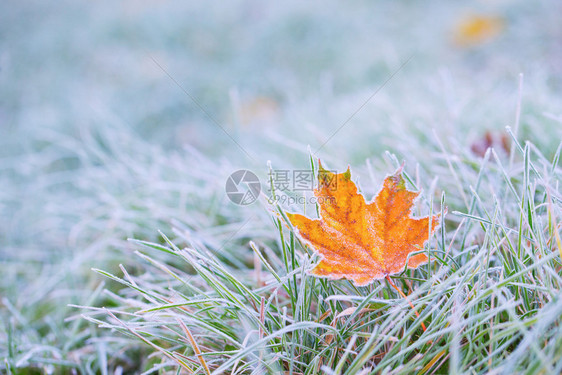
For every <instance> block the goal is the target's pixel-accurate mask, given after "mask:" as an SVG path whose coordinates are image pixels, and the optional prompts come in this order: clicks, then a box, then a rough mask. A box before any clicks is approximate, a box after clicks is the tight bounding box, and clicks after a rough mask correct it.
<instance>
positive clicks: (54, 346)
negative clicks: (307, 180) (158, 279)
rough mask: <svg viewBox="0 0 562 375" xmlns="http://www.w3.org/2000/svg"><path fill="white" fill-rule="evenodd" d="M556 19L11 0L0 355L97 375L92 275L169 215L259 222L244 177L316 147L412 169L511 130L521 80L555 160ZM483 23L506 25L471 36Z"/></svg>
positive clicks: (527, 113)
mask: <svg viewBox="0 0 562 375" xmlns="http://www.w3.org/2000/svg"><path fill="white" fill-rule="evenodd" d="M560 14H562V4H561V3H560V2H557V1H554V0H550V1H543V2H540V3H534V2H533V3H532V2H526V1H522V0H521V1H517V0H514V1H507V0H496V1H469V2H462V3H461V2H455V3H449V2H438V1H426V2H423V3H419V2H412V1H398V2H391V1H379V2H370V1H352V2H348V3H345V4H343V3H339V2H335V1H328V2H319V1H313V2H300V1H293V0H291V1H287V2H283V3H282V4H273V3H263V2H259V1H233V2H229V3H228V4H224V3H219V2H210V3H203V2H201V3H196V2H171V1H159V2H148V1H124V2H119V3H115V2H109V1H98V2H88V3H86V2H70V1H59V2H52V1H47V2H40V1H28V2H16V1H5V2H2V3H1V4H0V132H1V135H2V136H1V137H0V274H1V277H0V294H1V298H2V299H1V301H0V318H1V320H2V324H1V325H0V356H3V357H6V358H8V359H9V361H13V362H14V363H13V365H17V366H18V367H20V368H24V367H26V366H28V365H29V366H31V365H36V366H45V367H42V369H43V370H48V371H51V370H52V369H54V368H57V366H59V365H61V364H64V365H67V366H70V367H75V368H80V369H84V368H88V366H90V367H91V368H95V366H94V365H92V363H94V362H96V361H97V360H99V358H101V356H100V354H99V352H97V350H98V348H99V347H96V345H95V339H94V338H95V337H96V336H97V335H98V334H99V333H98V332H97V331H96V329H95V327H91V326H89V325H87V324H84V323H83V322H81V321H79V320H71V321H65V319H67V318H72V317H73V316H74V314H77V313H78V312H77V311H76V309H73V308H70V307H68V304H70V303H73V304H81V305H83V304H88V303H89V302H90V303H97V304H103V301H102V298H103V297H102V296H99V295H98V294H95V293H94V291H95V290H98V289H97V288H98V287H99V286H100V283H101V280H100V278H99V277H98V276H97V275H95V274H93V273H92V272H91V270H90V269H91V268H101V269H109V270H116V269H117V265H118V264H119V263H124V264H126V265H128V266H130V267H133V268H134V265H135V260H134V259H132V257H131V254H132V251H131V249H130V248H129V245H127V243H126V242H125V240H126V238H128V237H135V238H140V239H144V240H154V241H156V240H158V239H157V235H158V233H157V229H160V230H162V231H164V232H166V231H168V230H169V223H170V221H171V220H173V219H181V220H182V222H186V223H188V224H189V225H190V228H191V229H192V230H193V231H194V233H198V235H199V236H201V240H202V241H208V242H213V243H218V244H221V243H223V242H225V241H226V240H228V239H229V238H230V237H231V236H232V233H233V231H235V230H236V229H238V227H237V226H236V223H238V222H242V221H243V220H244V218H246V217H248V215H250V214H249V213H250V212H253V211H258V210H261V208H259V207H244V208H240V207H234V206H232V205H230V204H229V202H228V201H227V199H226V198H225V194H224V191H223V188H224V181H225V179H226V176H228V175H229V174H230V173H231V172H232V171H234V170H236V169H239V168H248V169H252V170H254V171H255V172H256V173H258V174H259V175H260V176H261V177H264V176H265V175H266V173H267V166H266V162H267V161H268V160H271V161H272V163H273V166H274V167H277V168H291V167H300V168H306V167H308V155H309V151H308V146H310V149H311V150H312V151H313V152H315V151H318V152H317V156H319V157H321V158H322V159H323V160H326V161H327V162H328V164H329V165H330V166H331V167H333V168H337V169H343V168H345V167H346V166H347V164H348V163H350V164H352V165H359V166H358V167H359V168H362V167H361V165H363V164H364V163H365V160H366V159H367V158H369V159H370V160H371V162H372V163H373V164H374V165H375V166H379V167H380V168H379V170H380V171H381V175H382V174H384V173H385V172H386V171H387V170H388V168H386V167H384V165H385V164H384V163H385V162H384V161H383V159H382V157H381V156H382V154H383V153H384V151H386V150H390V151H392V152H395V153H397V154H398V155H400V156H401V157H402V158H404V159H406V160H408V161H409V165H412V166H413V165H415V163H423V159H424V156H425V155H426V153H427V148H426V147H425V146H424V145H431V147H437V146H436V145H437V144H438V141H437V140H440V141H442V142H443V143H444V145H445V147H447V148H448V149H453V150H465V149H466V150H469V149H470V147H471V144H472V143H474V142H478V141H479V140H480V139H481V138H482V137H483V135H484V134H485V132H486V131H491V132H493V133H494V134H502V133H503V132H504V127H505V126H507V125H509V126H513V124H514V122H515V114H516V108H517V103H518V84H519V80H520V78H519V75H520V73H523V74H524V85H523V91H522V98H521V103H522V105H521V124H520V127H519V135H520V137H521V139H528V140H531V141H532V142H534V143H535V144H536V145H538V146H539V147H540V148H541V150H542V152H543V153H544V154H545V155H546V156H550V155H552V154H553V153H554V151H555V149H556V147H557V146H558V144H559V142H560V140H561V138H562V131H561V130H560V129H561V124H560V123H561V120H562V110H561V108H562V106H561V104H562V103H561V101H562V96H561V95H560V93H561V85H562V79H561V77H562V26H561V24H560V22H559V15H560ZM477 17H483V18H484V19H488V20H490V22H492V23H493V24H494V25H495V26H494V27H490V28H489V29H488V28H487V27H486V26H485V25H484V26H482V25H480V26H478V25H476V26H474V24H472V29H470V23H471V22H472V23H474V22H475V18H477ZM467 22H468V24H469V27H468V29H467ZM467 30H468V31H467ZM463 38H464V39H463ZM408 59H410V60H409V62H408V63H407V64H406V65H404V67H403V68H402V69H399V67H400V66H401V65H402V64H404V63H405V62H406V61H408ZM396 72H397V73H396ZM393 73H396V76H395V77H394V78H393V79H392V80H390V81H389V82H388V84H387V85H385V86H384V87H383V88H382V89H381V91H380V92H378V93H377V95H376V96H375V97H374V98H373V99H372V100H371V101H370V102H369V103H368V104H367V105H365V107H363V108H362V109H361V111H360V112H358V113H357V115H355V116H354V117H353V118H352V119H351V120H350V121H349V123H348V124H346V125H345V126H344V127H343V128H342V129H341V130H340V131H337V129H338V128H339V127H340V126H341V125H342V124H344V123H345V122H346V120H348V118H349V117H350V116H351V115H352V114H353V113H354V112H355V111H356V110H357V109H358V108H360V107H361V105H362V104H363V103H364V102H365V100H366V99H367V98H369V97H370V95H372V94H373V93H374V92H375V90H377V89H378V88H380V87H381V85H382V84H383V83H384V82H385V81H386V80H387V79H388V78H389V76H391V75H392V74H393ZM178 86H181V88H180V87H178ZM183 90H186V91H187V92H188V93H189V94H188V95H186V93H184V92H183ZM190 96H192V97H193V98H195V100H196V101H197V103H199V104H197V103H194V101H193V100H192V99H191V98H190ZM199 105H200V106H201V107H203V108H204V111H203V110H202V109H201V108H200V107H199ZM205 111H206V112H207V113H208V114H209V115H210V116H209V115H207V114H206V113H205ZM211 117H212V118H211ZM215 122H216V123H215ZM336 131H337V133H336V134H335V135H334V132H336ZM225 133H228V135H226V134H225ZM332 135H334V136H333V138H331V139H330V140H329V141H328V142H327V143H326V144H324V143H325V142H326V140H328V139H329V138H330V137H331V136H332ZM231 137H232V138H233V139H234V140H235V141H236V143H238V145H237V144H236V143H235V142H233V140H232V139H231ZM239 146H240V147H239ZM320 147H321V149H320V150H319V148H320ZM431 147H429V148H431ZM241 148H242V149H243V150H244V151H242V150H241ZM246 153H247V154H248V155H246ZM381 166H382V167H381ZM364 175H366V173H365V174H364ZM267 227H268V223H256V224H255V225H252V226H251V227H248V228H246V229H245V230H247V233H239V234H238V236H240V237H244V236H246V235H247V236H248V237H249V238H254V237H256V236H259V235H260V233H262V232H261V231H267V230H268V229H267ZM269 230H270V229H269ZM106 287H107V286H106ZM109 288H111V286H109ZM92 301H94V302H92ZM8 359H7V360H6V361H8ZM6 363H7V362H6ZM49 366H50V367H49Z"/></svg>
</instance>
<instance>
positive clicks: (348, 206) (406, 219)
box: [287, 163, 438, 285]
mask: <svg viewBox="0 0 562 375" xmlns="http://www.w3.org/2000/svg"><path fill="white" fill-rule="evenodd" d="M314 194H315V195H316V197H317V198H318V204H319V208H320V210H319V211H320V218H319V219H309V218H307V217H306V216H303V215H300V214H291V213H288V214H287V217H288V219H289V221H290V222H291V224H292V225H293V227H295V228H296V229H297V230H298V235H299V236H300V237H301V238H302V239H303V240H305V241H306V242H307V243H309V244H310V246H311V247H312V248H313V249H314V250H315V251H316V252H318V253H319V254H320V257H321V260H320V262H319V263H318V264H316V265H315V267H314V269H312V270H311V271H310V273H311V274H313V275H316V276H320V277H328V278H331V279H340V278H347V279H350V280H353V282H354V283H355V284H356V285H367V284H369V283H371V282H372V281H374V280H377V279H382V278H384V277H386V276H387V275H392V274H395V273H399V272H402V270H403V269H404V267H405V265H406V262H407V265H408V267H410V268H416V267H418V266H419V265H421V264H424V263H426V262H427V260H428V258H427V255H426V254H423V253H422V254H415V255H412V256H410V257H409V258H408V256H409V254H410V253H412V252H415V251H419V250H420V249H423V246H424V244H425V242H426V241H427V240H428V238H429V235H430V232H429V216H426V217H422V218H413V217H411V216H410V211H411V208H412V206H413V203H414V200H415V199H416V198H417V197H418V195H419V192H413V191H409V190H407V188H406V182H405V180H404V178H403V177H402V168H400V169H398V170H397V171H396V172H395V173H394V174H393V175H391V176H388V177H387V178H386V179H385V180H384V183H383V187H382V189H381V190H380V192H379V193H378V194H377V195H376V196H375V197H374V198H373V200H372V201H371V202H369V203H367V202H366V201H365V198H364V197H363V195H361V194H360V193H358V191H357V186H356V185H355V183H354V182H353V181H352V180H351V171H350V169H349V168H348V169H347V171H346V172H344V173H339V174H336V173H332V172H330V171H328V170H326V169H324V168H323V167H322V165H321V164H320V163H319V170H318V187H317V188H316V189H315V191H314ZM431 219H432V225H431V232H433V231H434V230H435V228H436V226H437V223H438V216H437V215H434V216H433V217H432V218H431Z"/></svg>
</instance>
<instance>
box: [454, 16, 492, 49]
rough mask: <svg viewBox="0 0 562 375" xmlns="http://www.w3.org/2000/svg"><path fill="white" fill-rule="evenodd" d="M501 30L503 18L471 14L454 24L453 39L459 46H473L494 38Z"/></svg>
mask: <svg viewBox="0 0 562 375" xmlns="http://www.w3.org/2000/svg"><path fill="white" fill-rule="evenodd" d="M502 30H503V20H502V19H501V18H499V17H495V16H485V15H471V16H468V17H466V18H465V19H463V20H461V21H460V22H459V23H458V24H457V25H456V29H455V33H454V41H455V43H456V44H458V45H460V46H464V47H469V46H474V45H478V44H482V43H485V42H488V41H490V40H492V39H494V38H495V37H496V36H498V34H499V33H500V32H501V31H502Z"/></svg>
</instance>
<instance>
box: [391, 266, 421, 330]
mask: <svg viewBox="0 0 562 375" xmlns="http://www.w3.org/2000/svg"><path fill="white" fill-rule="evenodd" d="M386 280H388V282H389V283H390V285H392V287H393V288H394V289H396V291H397V292H398V293H400V295H401V296H402V298H404V299H405V300H407V301H408V297H407V296H406V295H405V294H404V292H403V291H401V290H400V289H399V288H398V287H397V286H396V284H394V282H393V281H392V279H391V278H390V276H388V275H386ZM408 304H410V307H411V308H412V310H414V313H416V316H417V317H418V318H419V317H420V314H419V313H418V312H417V311H416V308H415V307H414V304H413V303H412V302H411V301H408ZM421 326H422V328H423V331H424V332H425V324H423V322H421Z"/></svg>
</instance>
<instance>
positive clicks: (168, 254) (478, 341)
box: [84, 143, 562, 374]
mask: <svg viewBox="0 0 562 375" xmlns="http://www.w3.org/2000/svg"><path fill="white" fill-rule="evenodd" d="M514 148H515V151H514V153H515V155H514V156H513V157H512V158H511V159H510V158H509V156H507V155H506V156H505V157H499V156H498V155H497V154H496V153H495V152H494V151H493V150H490V151H489V152H487V153H486V155H485V156H484V158H483V159H481V160H476V159H474V157H472V160H470V161H462V160H463V159H464V157H463V155H459V154H451V153H449V154H442V153H439V152H438V151H437V150H436V151H435V157H434V159H433V160H428V161H427V162H426V164H427V165H426V167H427V169H428V174H429V175H430V176H437V177H438V178H439V181H440V183H439V184H438V186H439V187H440V188H441V189H442V192H434V193H433V196H435V197H437V198H439V197H440V196H441V194H442V196H443V200H442V201H438V202H436V203H433V204H432V205H431V206H432V207H434V210H439V211H443V209H444V205H445V206H453V207H455V206H458V208H457V209H455V210H454V212H451V213H449V214H448V215H447V216H446V220H444V221H443V222H442V225H441V228H439V231H438V232H437V235H436V236H435V238H434V239H433V241H431V243H430V244H429V245H428V250H429V252H430V254H431V256H432V262H431V263H430V264H429V265H426V266H422V267H420V269H418V270H415V271H411V270H410V271H406V272H404V273H403V274H401V275H399V276H396V277H394V279H395V282H396V283H397V284H398V285H399V287H401V288H402V289H403V290H404V291H405V292H406V293H407V294H409V297H408V299H409V300H410V301H411V302H412V303H413V304H414V306H415V309H416V310H417V311H418V312H419V314H420V317H419V318H416V316H415V314H414V312H413V311H412V309H410V308H409V305H408V302H407V301H405V300H403V299H402V298H401V297H400V296H399V295H398V294H397V293H396V292H395V291H394V290H393V289H392V288H391V287H390V286H389V284H387V283H386V282H384V281H382V282H375V283H374V284H372V285H370V286H368V287H359V288H357V287H354V286H353V285H352V284H351V283H350V282H347V281H327V280H323V279H317V278H315V277H312V276H309V275H308V274H307V273H306V270H307V269H309V268H310V266H311V263H313V262H314V261H315V260H314V259H313V258H311V256H310V252H309V251H308V249H306V248H303V246H302V245H301V244H300V243H299V241H298V240H297V239H296V237H295V236H294V234H293V233H292V232H291V231H290V230H289V229H288V228H287V227H286V225H284V224H283V223H282V221H281V219H280V218H279V216H277V215H273V216H272V217H271V222H272V223H271V228H272V230H271V232H270V236H269V237H267V238H263V239H260V240H259V241H258V240H255V241H249V242H248V241H247V240H242V239H240V238H238V237H236V238H234V239H233V240H232V241H229V243H227V244H226V245H225V246H224V247H221V248H220V249H216V248H213V247H210V246H207V245H205V244H202V243H200V242H198V241H194V240H193V235H194V234H193V232H192V231H191V230H189V229H188V227H187V226H186V225H185V224H183V223H180V222H178V223H176V225H175V229H174V231H173V233H174V234H173V235H172V236H163V238H164V240H165V244H157V243H150V242H145V241H138V240H133V241H132V244H133V245H134V246H135V247H136V248H137V249H138V251H137V252H136V254H137V256H138V258H139V262H140V263H141V264H143V266H142V270H137V272H136V275H132V274H130V273H128V272H127V270H126V269H125V268H121V272H119V273H118V274H115V273H113V274H112V273H109V272H106V271H102V270H97V272H98V273H100V274H101V275H103V276H105V277H106V278H108V279H109V280H112V281H115V282H118V283H120V284H121V285H122V288H121V290H120V291H119V292H118V293H115V294H113V293H110V294H108V298H109V299H110V300H111V301H113V303H114V305H115V306H116V307H115V308H107V309H106V308H89V309H86V310H85V313H84V316H85V317H86V318H87V319H88V320H90V321H92V322H94V323H96V324H98V325H99V326H100V327H103V328H110V329H112V330H115V331H119V332H121V333H122V334H123V336H124V337H126V338H128V340H130V341H131V342H138V341H139V340H140V341H142V342H144V343H145V344H147V345H149V346H150V347H151V349H152V355H151V356H149V357H148V358H144V359H143V365H142V368H143V369H144V370H145V371H147V373H149V372H151V371H157V370H159V369H160V370H162V369H167V370H172V369H175V368H184V369H186V370H187V371H188V372H194V373H211V372H213V373H221V372H229V373H281V372H286V373H293V374H314V373H326V374H340V373H389V374H390V373H392V374H409V373H413V372H416V373H418V372H421V373H445V372H449V373H468V372H470V373H489V372H491V373H506V372H511V373H520V372H530V373H541V372H542V373H558V372H560V371H561V370H562V352H561V351H560V349H559V348H560V347H561V343H562V342H561V337H562V330H561V328H560V327H561V326H560V323H561V319H562V318H561V317H562V300H561V299H560V288H561V286H562V276H561V274H560V269H561V268H562V263H561V261H560V251H561V249H560V241H559V237H558V236H559V235H558V232H559V230H560V224H558V223H560V221H559V219H558V218H560V217H561V215H562V204H561V203H562V197H561V196H560V194H559V192H558V186H557V185H556V184H557V183H558V181H559V180H560V177H562V176H561V172H562V169H561V168H560V167H559V166H558V158H559V156H560V155H559V154H560V149H559V150H558V152H557V153H556V155H555V157H554V159H553V160H547V159H546V158H545V157H544V156H543V155H541V153H540V152H539V151H538V150H537V149H536V148H535V147H534V146H533V145H532V144H530V143H527V144H525V145H521V144H519V143H514ZM390 156H391V157H392V155H390ZM447 160H453V163H454V168H451V169H449V168H448V167H447ZM432 166H433V167H432ZM458 171H461V172H462V179H463V184H461V185H460V186H458V185H457V184H456V181H457V180H458V179H459V178H460V177H459V176H458V175H456V173H457V172H458ZM377 172H381V171H377ZM383 173H384V172H383ZM417 187H418V188H425V189H427V188H428V186H427V180H426V179H421V180H420V185H419V186H417ZM459 187H460V188H461V189H462V191H459V190H458V188H459ZM430 191H431V190H430ZM429 198H430V199H431V197H429ZM465 199H466V202H465ZM426 203H428V202H427V201H426ZM243 226H244V224H242V227H243ZM274 233H277V235H275V236H274V235H273V234H274ZM162 254H165V257H164V258H162V256H161V255H162ZM233 259H239V260H241V261H244V259H245V262H246V266H239V265H238V266H234V267H233V266H232V265H231V264H232V263H233ZM139 271H140V272H139ZM422 322H424V323H425V325H426V326H427V330H426V331H425V332H424V331H423V330H422V329H421V323H422ZM106 342H107V345H108V346H111V345H113V343H112V342H111V340H107V341H106ZM131 360H132V361H134V360H135V359H131ZM136 360H139V359H138V358H137V359H136Z"/></svg>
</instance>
